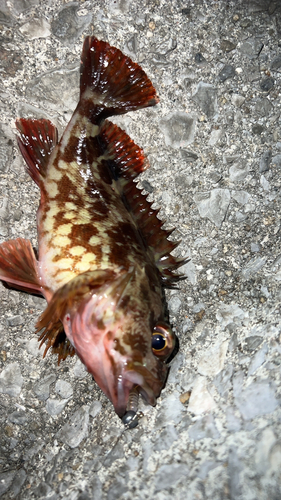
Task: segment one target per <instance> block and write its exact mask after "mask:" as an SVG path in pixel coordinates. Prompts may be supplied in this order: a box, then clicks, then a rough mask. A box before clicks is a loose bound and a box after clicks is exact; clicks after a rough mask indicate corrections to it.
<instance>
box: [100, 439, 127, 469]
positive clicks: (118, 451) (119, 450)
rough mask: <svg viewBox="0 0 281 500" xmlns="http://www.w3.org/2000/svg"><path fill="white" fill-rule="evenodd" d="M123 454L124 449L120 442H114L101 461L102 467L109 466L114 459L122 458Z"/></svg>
mask: <svg viewBox="0 0 281 500" xmlns="http://www.w3.org/2000/svg"><path fill="white" fill-rule="evenodd" d="M123 456H124V451H123V446H122V444H121V443H116V444H115V445H114V446H113V448H112V449H111V450H110V452H109V453H108V454H107V455H106V457H105V459H104V462H103V465H104V467H111V465H112V464H113V462H115V460H118V459H119V458H123Z"/></svg>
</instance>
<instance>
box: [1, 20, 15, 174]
mask: <svg viewBox="0 0 281 500" xmlns="http://www.w3.org/2000/svg"><path fill="white" fill-rule="evenodd" d="M0 14H1V11H0ZM0 22H1V21H0ZM12 159H13V144H12V141H11V139H9V138H8V137H6V135H5V133H4V132H3V130H2V128H1V127H0V172H6V171H7V169H8V167H9V165H10V164H11V163H12Z"/></svg>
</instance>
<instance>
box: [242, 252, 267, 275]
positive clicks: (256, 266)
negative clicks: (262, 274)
mask: <svg viewBox="0 0 281 500" xmlns="http://www.w3.org/2000/svg"><path fill="white" fill-rule="evenodd" d="M266 261H267V257H254V258H253V259H251V260H250V261H249V262H248V263H247V264H246V265H245V266H244V268H243V269H242V272H241V275H242V278H243V279H244V280H249V279H250V278H252V277H253V276H256V274H257V273H258V272H259V271H260V270H261V269H262V268H263V266H264V265H265V263H266Z"/></svg>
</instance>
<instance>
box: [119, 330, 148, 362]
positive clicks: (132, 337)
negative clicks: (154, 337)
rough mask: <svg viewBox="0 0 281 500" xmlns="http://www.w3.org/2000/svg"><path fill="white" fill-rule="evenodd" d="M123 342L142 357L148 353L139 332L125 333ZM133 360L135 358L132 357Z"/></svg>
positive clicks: (145, 343)
mask: <svg viewBox="0 0 281 500" xmlns="http://www.w3.org/2000/svg"><path fill="white" fill-rule="evenodd" d="M123 341H124V343H125V344H127V345H129V346H130V347H131V348H132V350H133V351H137V352H139V353H141V354H142V355H143V356H145V355H146V354H147V352H148V345H147V340H146V338H145V337H144V335H142V334H141V333H139V332H136V333H129V332H127V333H125V334H124V337H123ZM134 360H135V356H134Z"/></svg>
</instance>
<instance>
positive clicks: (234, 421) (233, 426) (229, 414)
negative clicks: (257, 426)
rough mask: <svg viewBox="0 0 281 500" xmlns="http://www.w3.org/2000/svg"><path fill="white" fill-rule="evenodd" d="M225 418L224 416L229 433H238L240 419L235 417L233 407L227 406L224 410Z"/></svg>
mask: <svg viewBox="0 0 281 500" xmlns="http://www.w3.org/2000/svg"><path fill="white" fill-rule="evenodd" d="M236 411H237V410H236ZM225 416H226V426H227V429H228V430H229V432H238V431H240V429H241V419H240V418H238V417H237V416H236V415H235V408H234V407H233V406H228V407H227V408H226V411H225Z"/></svg>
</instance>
